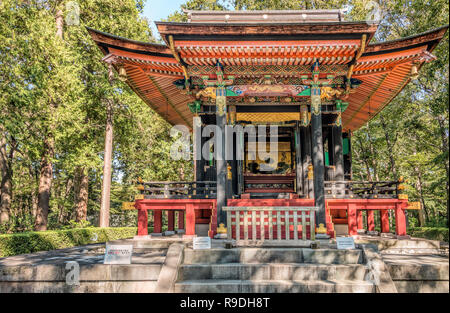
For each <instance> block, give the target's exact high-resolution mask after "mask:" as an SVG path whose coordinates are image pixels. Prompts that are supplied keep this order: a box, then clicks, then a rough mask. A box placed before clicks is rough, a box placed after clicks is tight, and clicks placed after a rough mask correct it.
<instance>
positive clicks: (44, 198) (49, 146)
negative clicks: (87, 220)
mask: <svg viewBox="0 0 450 313" xmlns="http://www.w3.org/2000/svg"><path fill="white" fill-rule="evenodd" d="M54 145H55V144H54V140H53V135H52V134H48V136H47V138H46V139H45V140H44V151H43V153H42V158H41V170H40V175H39V191H38V207H37V212H36V222H35V229H36V231H46V230H47V222H48V210H49V207H50V192H51V188H52V179H53V166H52V161H51V159H52V158H53V156H54V154H55V151H54V150H55V147H54Z"/></svg>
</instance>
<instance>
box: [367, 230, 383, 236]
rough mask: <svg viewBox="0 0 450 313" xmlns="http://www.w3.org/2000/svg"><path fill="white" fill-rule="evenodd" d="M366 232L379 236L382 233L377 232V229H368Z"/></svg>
mask: <svg viewBox="0 0 450 313" xmlns="http://www.w3.org/2000/svg"><path fill="white" fill-rule="evenodd" d="M366 234H367V235H369V236H379V235H380V233H379V232H377V231H376V230H373V231H367V233H366Z"/></svg>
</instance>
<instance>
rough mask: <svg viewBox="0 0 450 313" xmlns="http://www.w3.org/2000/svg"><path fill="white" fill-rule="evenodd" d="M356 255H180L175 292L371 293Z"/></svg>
mask: <svg viewBox="0 0 450 313" xmlns="http://www.w3.org/2000/svg"><path fill="white" fill-rule="evenodd" d="M362 261H363V256H362V251H361V250H336V249H306V248H240V249H212V250H207V251H206V250H192V249H189V248H186V249H185V251H184V262H183V264H182V265H181V266H180V268H179V272H178V281H177V282H176V283H175V288H174V291H175V292H180V293H212V292H216V293H252V292H255V293H279V292H280V293H281V292H292V293H318V292H323V293H332V292H333V293H336V292H337V293H355V292H359V293H372V292H375V290H376V288H375V285H374V283H372V282H370V281H367V280H366V278H367V277H368V275H367V274H368V272H369V269H368V267H367V266H365V265H364V264H362Z"/></svg>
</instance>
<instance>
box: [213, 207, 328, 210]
mask: <svg viewBox="0 0 450 313" xmlns="http://www.w3.org/2000/svg"><path fill="white" fill-rule="evenodd" d="M222 210H223V211H318V210H319V208H318V207H303V206H251V207H245V206H226V207H222Z"/></svg>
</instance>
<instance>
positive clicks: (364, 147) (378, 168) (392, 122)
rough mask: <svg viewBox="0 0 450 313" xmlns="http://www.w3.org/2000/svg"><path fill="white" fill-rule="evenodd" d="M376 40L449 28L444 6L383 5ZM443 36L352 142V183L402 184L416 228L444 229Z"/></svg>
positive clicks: (445, 42)
mask: <svg viewBox="0 0 450 313" xmlns="http://www.w3.org/2000/svg"><path fill="white" fill-rule="evenodd" d="M381 7H382V8H383V11H384V14H383V16H384V17H383V20H382V23H381V26H380V27H379V30H378V32H377V34H376V37H377V40H380V41H385V40H391V39H397V38H401V37H406V36H410V35H414V34H418V33H421V32H424V31H428V30H431V29H434V28H437V27H440V26H443V25H446V24H448V20H449V17H448V11H449V3H448V1H433V2H429V1H422V0H415V1H411V2H404V1H383V2H382V5H381ZM448 44H449V42H448V32H447V34H446V35H445V36H444V38H443V40H442V42H441V43H440V44H439V45H438V46H437V47H436V49H435V50H434V51H433V54H434V55H435V56H436V57H437V59H436V60H435V61H433V62H430V63H428V64H425V65H424V66H423V67H422V69H421V70H420V76H419V78H418V79H416V80H413V81H411V82H410V83H409V84H408V85H407V86H406V87H405V89H404V90H403V91H402V92H401V93H400V94H399V95H398V96H397V97H396V98H395V99H394V100H393V101H392V102H391V103H390V104H389V105H388V106H387V107H385V108H384V109H383V111H382V112H381V113H379V114H378V115H377V116H373V115H374V113H373V112H368V117H369V118H372V120H371V121H370V122H369V123H368V124H367V125H365V126H364V127H362V128H361V129H359V130H358V131H356V132H355V133H354V136H353V138H352V144H353V146H352V152H353V154H352V156H353V173H354V180H359V179H363V180H397V179H398V178H399V177H400V176H403V177H404V178H405V179H406V184H405V185H406V190H405V193H407V194H408V196H409V199H410V201H420V202H421V203H422V206H423V208H424V210H423V211H424V212H423V214H424V216H423V218H422V221H420V218H419V217H420V216H419V215H418V214H419V212H417V211H413V212H410V213H411V215H412V216H413V217H414V218H415V219H417V222H418V224H419V225H420V226H427V225H433V226H443V225H445V224H447V227H448V192H449V185H448V179H449V150H448V143H449V111H448V80H449V76H448V64H449V59H448V54H449V50H448Z"/></svg>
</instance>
